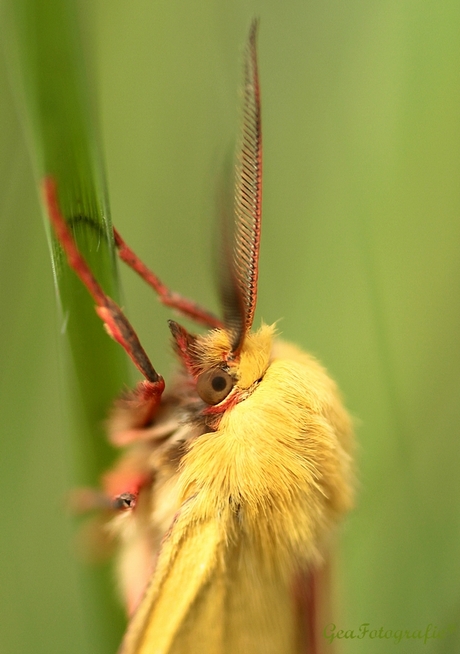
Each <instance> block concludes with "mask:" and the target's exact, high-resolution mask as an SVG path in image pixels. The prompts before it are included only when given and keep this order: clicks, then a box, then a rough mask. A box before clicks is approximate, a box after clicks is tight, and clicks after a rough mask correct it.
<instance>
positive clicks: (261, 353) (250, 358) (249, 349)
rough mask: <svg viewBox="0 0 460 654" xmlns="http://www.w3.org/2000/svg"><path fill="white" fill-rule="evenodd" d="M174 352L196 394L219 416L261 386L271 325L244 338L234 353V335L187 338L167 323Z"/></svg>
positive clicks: (216, 332)
mask: <svg viewBox="0 0 460 654" xmlns="http://www.w3.org/2000/svg"><path fill="white" fill-rule="evenodd" d="M169 326H170V329H171V332H172V334H173V337H174V345H175V349H176V352H177V353H178V355H179V357H180V358H181V360H182V362H183V364H184V366H185V367H186V369H187V370H188V372H189V373H190V375H191V376H192V377H193V379H194V383H195V387H196V392H197V394H198V395H199V397H200V398H201V399H202V400H203V402H205V404H207V405H209V407H216V408H215V410H210V411H209V412H210V413H218V412H222V411H223V410H225V409H227V408H229V406H231V405H232V404H234V403H236V402H239V401H241V400H243V399H244V398H245V397H247V395H248V394H249V393H251V392H252V390H253V388H254V387H255V385H257V384H258V383H260V381H261V380H262V378H263V376H264V374H265V371H266V370H267V368H268V366H269V364H270V358H271V350H272V341H273V335H274V332H275V326H274V325H271V326H269V325H262V327H261V328H260V329H259V330H258V331H256V332H248V333H246V334H245V338H244V341H243V343H242V346H241V348H240V349H239V351H238V352H237V353H235V351H234V350H233V349H232V345H233V334H232V332H231V331H229V330H226V329H213V330H210V331H209V332H207V333H206V334H201V335H194V334H190V333H189V332H188V331H187V330H186V329H185V328H184V327H182V326H181V325H178V324H177V323H176V322H174V321H169Z"/></svg>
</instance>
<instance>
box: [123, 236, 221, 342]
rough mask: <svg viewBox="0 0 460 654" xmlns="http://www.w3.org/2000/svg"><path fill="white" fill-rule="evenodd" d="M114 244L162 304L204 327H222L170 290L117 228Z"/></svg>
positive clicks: (199, 308)
mask: <svg viewBox="0 0 460 654" xmlns="http://www.w3.org/2000/svg"><path fill="white" fill-rule="evenodd" d="M113 235H114V239H115V245H116V246H117V249H118V256H119V257H120V259H121V260H122V261H124V262H125V263H126V264H127V265H128V266H129V267H130V268H132V269H133V270H134V271H135V272H136V273H137V274H138V275H139V276H140V277H141V278H142V279H143V280H144V281H145V282H147V284H148V285H149V286H151V287H152V288H153V290H154V291H155V293H157V295H158V299H159V300H160V302H161V303H162V304H164V305H165V306H167V307H171V308H172V309H175V310H176V311H179V312H180V313H181V314H182V315H184V316H186V317H187V318H190V319H191V320H194V321H195V322H198V323H200V324H202V325H205V326H206V327H212V328H216V329H222V328H223V326H224V325H223V322H222V321H221V320H219V318H217V316H214V315H213V314H212V313H210V312H209V311H207V310H206V309H204V308H202V307H200V306H199V305H198V304H196V303H195V302H193V301H192V300H188V299H187V298H184V297H182V296H181V295H179V294H178V293H175V292H174V291H171V290H170V289H169V288H168V287H167V286H166V285H165V284H163V282H162V281H161V280H160V279H159V278H158V277H157V276H156V275H155V274H154V273H153V272H152V271H151V270H150V269H149V268H148V267H147V266H146V265H145V263H143V262H142V261H141V260H140V259H139V257H138V256H137V254H135V253H134V252H133V251H132V250H131V248H130V247H129V246H128V245H126V243H125V242H124V240H123V239H122V238H121V236H120V234H119V233H118V232H117V230H116V229H115V228H114V229H113Z"/></svg>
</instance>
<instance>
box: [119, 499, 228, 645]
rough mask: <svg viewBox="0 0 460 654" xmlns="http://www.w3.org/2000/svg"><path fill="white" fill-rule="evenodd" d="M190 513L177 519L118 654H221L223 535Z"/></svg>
mask: <svg viewBox="0 0 460 654" xmlns="http://www.w3.org/2000/svg"><path fill="white" fill-rule="evenodd" d="M184 513H185V515H184ZM186 513H187V512H186V511H185V512H183V513H181V514H179V516H178V517H177V519H176V520H175V522H174V524H173V526H172V529H171V532H170V533H169V535H168V537H167V539H166V540H165V542H164V544H163V546H162V548H161V551H160V554H159V558H158V563H157V566H156V569H155V572H154V574H153V577H152V580H151V583H150V585H149V587H148V588H147V591H146V593H145V595H144V597H143V599H142V601H141V603H140V605H139V608H138V609H137V611H136V612H135V614H134V616H133V618H132V620H131V622H130V624H129V626H128V630H127V632H126V635H125V638H124V640H123V643H122V646H121V649H120V652H119V654H147V653H149V654H151V653H152V652H155V653H156V654H160V653H162V654H170V653H172V652H174V654H176V653H177V654H182V653H183V654H190V652H193V651H199V652H200V653H202V654H215V653H216V652H219V651H220V648H221V643H222V624H223V623H222V616H223V615H224V609H225V607H224V597H225V592H224V574H223V565H222V563H223V562H222V558H221V556H220V554H221V553H222V548H223V535H222V529H221V527H220V526H219V523H218V521H216V520H209V521H207V522H201V523H199V524H197V523H196V522H191V521H190V520H189V519H188V517H187V515H186ZM197 648H198V649H197Z"/></svg>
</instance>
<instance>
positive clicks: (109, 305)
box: [43, 177, 164, 412]
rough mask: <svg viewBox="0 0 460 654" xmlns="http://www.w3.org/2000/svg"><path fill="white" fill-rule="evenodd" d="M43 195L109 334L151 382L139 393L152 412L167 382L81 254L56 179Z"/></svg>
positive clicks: (48, 180) (47, 181)
mask: <svg viewBox="0 0 460 654" xmlns="http://www.w3.org/2000/svg"><path fill="white" fill-rule="evenodd" d="M43 192H44V197H45V202H46V206H47V207H48V214H49V218H50V221H51V223H52V225H53V228H54V231H55V232H56V236H57V238H58V240H59V242H60V244H61V246H62V247H63V248H64V251H65V253H66V255H67V260H68V262H69V265H70V266H71V268H73V269H74V271H75V272H76V273H77V275H78V276H79V278H80V279H81V281H82V282H83V284H84V285H85V286H86V288H87V289H88V291H89V292H90V293H91V295H92V297H93V298H94V301H95V302H96V312H97V314H98V316H99V317H100V318H101V319H102V320H103V322H104V325H105V327H106V329H107V332H108V333H109V335H110V336H111V337H112V338H113V339H114V340H116V341H117V342H118V343H120V345H121V346H122V347H123V348H124V349H125V350H126V352H127V354H128V355H129V356H130V357H131V359H132V361H133V363H134V364H135V366H136V367H137V368H138V370H140V372H141V373H142V374H143V375H144V377H145V378H146V380H147V381H145V382H141V383H140V384H139V386H138V390H137V394H138V395H139V398H140V399H142V400H143V401H145V402H149V403H151V406H152V412H153V410H154V408H155V407H156V406H157V404H158V403H159V401H160V397H161V394H162V392H163V390H164V381H163V378H162V377H161V375H159V374H158V373H157V372H156V370H155V368H154V367H153V366H152V364H151V363H150V360H149V358H148V356H147V354H146V353H145V351H144V349H143V347H142V345H141V344H140V342H139V339H138V338H137V335H136V332H135V331H134V329H133V328H132V326H131V324H130V323H129V321H128V320H127V318H126V317H125V316H124V315H123V312H122V310H121V309H120V307H119V306H118V305H117V304H116V303H115V302H114V301H113V300H112V299H111V298H110V297H108V296H107V295H106V294H105V293H104V291H103V290H102V288H101V286H100V285H99V283H98V282H97V281H96V279H95V278H94V276H93V274H92V273H91V270H90V269H89V266H88V264H87V263H86V261H85V260H84V258H83V257H82V255H81V254H80V252H79V251H78V249H77V246H76V244H75V241H74V239H73V237H72V234H71V232H70V230H69V228H68V226H67V224H66V222H65V220H64V218H63V216H62V214H61V212H60V210H59V205H58V201H57V195H56V183H55V181H54V179H52V178H50V177H47V178H46V179H45V180H44V182H43Z"/></svg>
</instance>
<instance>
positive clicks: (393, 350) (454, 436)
mask: <svg viewBox="0 0 460 654" xmlns="http://www.w3.org/2000/svg"><path fill="white" fill-rule="evenodd" d="M11 1H13V0H11ZM79 9H80V14H81V23H82V31H83V35H84V45H85V53H86V57H87V62H88V65H89V67H90V78H91V80H92V92H93V93H94V102H95V103H96V104H97V106H98V115H99V123H100V129H101V133H102V141H103V148H104V152H105V162H106V168H107V177H108V186H109V194H110V201H111V210H112V218H113V221H114V223H115V224H116V225H117V227H118V228H119V230H120V232H121V233H122V234H123V235H124V237H125V238H126V240H127V241H128V242H129V243H130V244H131V245H132V247H133V248H134V249H135V250H136V251H137V252H138V253H139V254H140V255H141V257H142V258H143V259H144V260H145V261H146V262H148V263H149V264H151V266H152V267H153V268H154V270H155V271H156V272H157V273H158V274H159V275H160V277H161V278H162V279H164V281H165V282H167V283H168V284H169V285H170V286H171V287H173V288H174V289H176V290H178V291H180V292H181V293H183V294H185V295H188V296H192V297H194V298H195V299H196V300H198V301H200V302H202V303H205V304H208V305H209V306H210V307H211V308H215V309H217V304H216V300H215V295H214V283H213V273H212V249H213V239H214V220H213V219H214V205H215V189H216V184H217V183H218V172H216V171H218V170H219V162H220V161H221V160H222V158H223V157H224V156H225V154H226V153H227V152H228V149H229V147H231V145H232V143H233V139H234V136H235V133H236V129H237V102H238V93H237V89H238V85H239V81H240V73H241V53H242V46H243V44H244V42H245V39H246V34H247V29H248V25H249V22H250V20H251V18H252V16H253V15H255V14H256V15H259V16H260V18H261V27H260V39H259V53H260V69H261V83H262V94H263V135H264V197H263V203H264V219H263V220H264V222H263V238H262V254H261V263H260V285H259V289H260V291H259V303H258V317H256V323H257V322H258V321H260V320H261V319H263V320H265V321H267V322H272V321H275V320H277V319H279V318H282V320H281V322H280V323H279V327H280V330H281V331H282V333H283V336H284V337H285V338H287V339H290V340H293V341H295V342H297V343H299V344H300V345H302V346H303V347H305V348H306V349H308V350H309V351H312V352H313V353H315V354H316V355H317V356H318V357H319V358H320V359H321V360H322V361H323V362H324V363H325V364H326V366H327V367H328V368H329V370H330V372H331V373H332V374H333V376H334V377H335V378H336V379H337V380H338V382H339V384H340V386H341V388H342V390H343V392H344V395H345V397H346V400H347V404H348V406H349V407H350V410H351V412H352V413H353V415H354V416H355V417H356V424H357V433H358V439H359V452H358V461H359V469H360V473H359V494H358V501H357V507H356V510H355V511H354V513H353V514H352V516H351V517H350V519H349V520H348V521H347V523H346V525H345V526H344V529H343V538H342V554H341V570H340V574H341V586H342V595H343V597H342V607H341V617H340V619H338V620H337V627H338V628H341V629H355V630H357V629H358V627H359V626H360V625H361V624H362V623H363V622H368V623H370V625H371V628H375V629H380V627H382V626H383V627H384V628H385V629H391V630H393V631H395V630H397V629H400V628H402V629H409V630H411V631H413V630H415V629H421V630H424V629H425V628H426V626H427V625H428V624H429V623H432V624H433V625H437V626H438V628H445V627H447V626H449V625H451V626H453V629H452V633H451V635H450V636H448V637H446V638H445V639H443V640H437V641H436V640H430V641H428V643H427V644H426V645H424V644H423V642H422V641H417V640H411V641H402V642H401V643H399V644H398V645H396V644H393V641H385V640H378V639H377V640H370V639H365V640H362V641H357V640H354V641H351V640H346V641H342V643H343V651H344V652H345V653H347V654H348V653H352V652H353V654H354V653H355V652H357V653H360V652H363V653H364V652H366V653H367V652H372V653H373V652H388V651H389V648H393V647H395V648H396V651H403V652H404V653H405V654H406V653H412V652H419V651H424V652H428V653H431V652H446V653H451V652H455V651H457V650H460V620H459V617H460V560H459V557H458V551H459V531H460V516H459V510H458V505H459V498H460V474H459V472H460V465H459V464H460V448H459V446H458V440H459V436H460V430H459V427H460V402H459V391H460V369H459V361H460V329H459V327H460V300H459V293H458V290H459V282H460V256H459V250H460V220H459V218H460V215H459V214H460V68H459V66H458V62H459V60H460V38H459V34H460V5H459V4H458V2H454V1H453V0H450V1H446V2H443V3H440V2H435V1H434V0H432V1H431V2H429V1H427V0H419V1H418V2H414V1H409V0H392V1H390V0H381V1H377V0H366V1H365V2H363V1H360V0H349V1H348V2H346V3H344V2H343V1H342V0H330V1H329V2H319V0H315V1H314V2H304V1H302V2H300V1H297V2H294V1H292V2H291V1H289V2H284V3H282V2H275V1H274V0H273V1H271V2H268V1H267V2H252V3H249V2H231V3H222V2H217V1H214V2H213V1H211V0H203V1H201V2H195V3H185V2H178V1H177V0H176V1H169V2H166V1H164V0H162V1H157V2H152V1H149V2H148V1H147V0H139V1H136V2H126V1H123V2H122V1H121V0H93V2H92V3H91V4H90V3H83V2H81V3H80V4H79ZM2 38H3V39H8V38H12V35H11V34H9V33H6V34H5V33H3V34H2ZM9 73H10V71H9V70H8V67H7V66H6V63H5V61H3V60H2V61H0V98H1V101H0V121H1V122H0V212H1V213H0V306H1V312H2V314H1V315H2V317H1V322H0V330H1V331H0V371H1V372H0V409H1V422H0V430H1V431H0V447H1V451H0V490H1V497H2V511H1V516H2V519H1V526H0V556H1V561H2V565H1V572H0V652H2V654H3V653H5V654H16V653H21V654H22V653H29V652H30V653H31V654H32V653H33V654H41V653H43V654H44V653H46V654H60V653H62V652H66V654H67V653H68V654H74V653H75V654H77V653H78V654H81V653H82V652H91V653H93V652H94V653H95V654H96V653H97V654H99V653H101V652H113V651H114V650H115V645H114V644H113V643H109V644H107V641H104V642H100V641H99V639H100V638H101V634H100V631H98V630H97V629H96V628H95V627H94V626H93V624H92V623H91V621H88V619H87V613H88V611H87V608H88V602H89V601H90V600H89V599H88V594H87V589H86V585H85V583H84V581H82V577H81V570H80V565H79V563H78V562H77V557H76V555H75V550H76V546H75V544H74V541H75V537H76V536H75V529H74V526H73V525H72V523H71V521H70V520H69V519H68V518H67V517H66V513H65V510H64V508H63V505H64V498H65V495H66V493H67V492H68V491H69V490H70V489H71V488H72V487H73V486H74V485H75V484H76V483H78V474H77V473H76V471H75V464H74V460H75V456H74V455H75V452H74V450H75V445H74V444H73V440H72V436H71V427H70V422H71V421H70V417H69V411H68V408H67V407H68V402H67V400H66V395H67V392H68V387H69V384H68V383H67V381H66V376H67V373H66V369H67V361H66V355H65V353H63V352H64V349H63V347H62V343H61V337H60V335H59V327H60V325H59V320H58V317H57V310H56V303H55V297H54V290H53V279H52V273H51V266H50V260H49V254H48V251H47V243H46V237H45V231H44V229H43V224H42V220H41V217H40V211H39V206H38V200H37V192H36V188H35V184H34V179H33V175H32V167H31V164H30V156H29V153H28V150H27V145H26V140H25V137H24V135H23V130H22V127H21V124H20V120H19V118H18V113H19V112H18V107H17V103H16V104H15V103H14V101H13V97H14V95H15V93H16V90H15V85H14V80H13V81H11V78H10V80H9ZM121 277H122V281H123V304H124V306H125V307H126V308H127V311H128V313H129V316H130V319H131V320H132V322H133V324H134V325H135V326H136V329H137V330H138V333H139V336H140V338H141V340H142V342H143V344H144V346H145V347H146V349H147V351H148V352H149V354H150V356H151V358H152V361H153V362H154V365H155V366H156V367H157V368H158V369H159V371H160V372H162V373H163V374H165V375H166V376H167V375H168V371H169V370H170V368H171V365H172V358H171V356H170V354H169V351H168V348H169V335H168V329H167V325H166V318H167V317H169V316H170V315H171V314H170V313H169V312H168V311H167V310H166V309H164V308H162V307H160V306H159V305H158V304H157V303H156V301H155V299H154V298H153V297H152V294H151V293H150V291H149V290H148V289H147V288H144V286H143V285H142V284H141V282H140V281H138V280H137V279H136V278H135V277H134V275H132V274H131V273H130V272H129V271H125V270H122V271H121ZM134 377H135V376H134V374H133V379H134ZM94 610H95V611H97V607H95V608H94ZM108 628H109V629H112V625H108ZM119 630H120V626H119V625H113V633H114V636H113V638H114V642H116V640H117V638H118V634H119ZM326 651H327V649H326Z"/></svg>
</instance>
